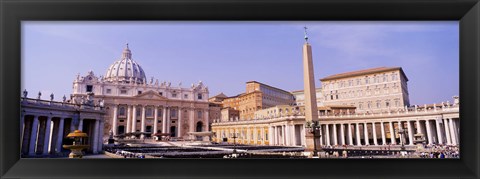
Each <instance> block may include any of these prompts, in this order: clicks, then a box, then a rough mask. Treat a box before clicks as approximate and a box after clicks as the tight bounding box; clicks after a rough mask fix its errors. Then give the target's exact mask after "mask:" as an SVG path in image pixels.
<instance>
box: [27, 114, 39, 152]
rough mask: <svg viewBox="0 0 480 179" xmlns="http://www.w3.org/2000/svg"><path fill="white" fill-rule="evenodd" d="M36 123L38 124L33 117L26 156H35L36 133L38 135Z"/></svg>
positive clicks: (35, 117)
mask: <svg viewBox="0 0 480 179" xmlns="http://www.w3.org/2000/svg"><path fill="white" fill-rule="evenodd" d="M38 123H39V121H38V116H37V115H35V116H34V117H33V124H32V133H31V136H30V143H29V149H28V155H35V148H36V141H37V133H38Z"/></svg>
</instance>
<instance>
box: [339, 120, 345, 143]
mask: <svg viewBox="0 0 480 179" xmlns="http://www.w3.org/2000/svg"><path fill="white" fill-rule="evenodd" d="M340 138H341V139H342V140H341V143H340V144H341V145H346V144H347V143H346V142H345V125H344V124H340Z"/></svg>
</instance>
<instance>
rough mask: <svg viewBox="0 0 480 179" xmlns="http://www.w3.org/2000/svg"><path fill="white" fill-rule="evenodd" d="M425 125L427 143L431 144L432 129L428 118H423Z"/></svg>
mask: <svg viewBox="0 0 480 179" xmlns="http://www.w3.org/2000/svg"><path fill="white" fill-rule="evenodd" d="M425 126H427V138H428V144H430V145H431V144H433V138H432V129H431V127H432V126H430V120H428V119H427V120H425Z"/></svg>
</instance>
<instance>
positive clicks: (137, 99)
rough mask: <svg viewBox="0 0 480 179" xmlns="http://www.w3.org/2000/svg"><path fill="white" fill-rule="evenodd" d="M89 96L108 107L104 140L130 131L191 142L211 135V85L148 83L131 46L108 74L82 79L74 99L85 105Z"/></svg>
mask: <svg viewBox="0 0 480 179" xmlns="http://www.w3.org/2000/svg"><path fill="white" fill-rule="evenodd" d="M89 94H91V95H92V96H93V98H94V100H95V101H98V100H100V101H104V103H105V104H104V105H105V110H106V115H105V125H104V128H105V129H104V131H105V132H104V136H108V133H109V132H110V133H113V135H114V136H118V135H122V134H128V133H130V134H133V136H132V137H134V138H148V137H151V136H152V135H155V134H160V135H168V136H170V137H174V138H178V139H188V138H189V137H192V136H191V135H190V134H191V133H192V132H206V131H209V123H210V121H209V116H210V115H209V113H210V111H209V109H210V108H209V102H208V98H209V92H208V87H207V86H206V85H204V84H203V83H202V82H201V81H200V82H198V83H197V84H192V85H191V86H190V87H181V85H180V84H179V85H178V86H173V85H172V84H171V83H170V82H159V80H158V79H153V78H151V79H150V80H149V81H147V77H146V74H145V71H144V70H143V68H142V67H141V66H140V65H139V63H138V62H137V61H135V60H133V58H132V52H131V50H130V49H129V47H128V44H127V46H126V47H125V49H124V50H123V52H122V55H121V57H120V59H118V60H116V61H115V62H113V63H112V65H110V67H109V68H108V69H107V70H106V73H105V76H97V75H96V74H94V72H93V71H89V72H88V73H87V74H86V75H85V76H80V75H77V77H76V79H75V80H74V81H73V93H72V95H71V98H72V100H73V101H82V100H84V99H85V98H86V97H87V96H88V95H89ZM218 113H219V111H218Z"/></svg>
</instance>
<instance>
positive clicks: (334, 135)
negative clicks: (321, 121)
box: [333, 124, 338, 145]
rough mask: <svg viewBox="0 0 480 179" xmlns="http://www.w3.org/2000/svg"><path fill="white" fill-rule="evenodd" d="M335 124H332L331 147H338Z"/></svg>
mask: <svg viewBox="0 0 480 179" xmlns="http://www.w3.org/2000/svg"><path fill="white" fill-rule="evenodd" d="M337 138H338V133H337V124H333V145H338V139H337Z"/></svg>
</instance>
